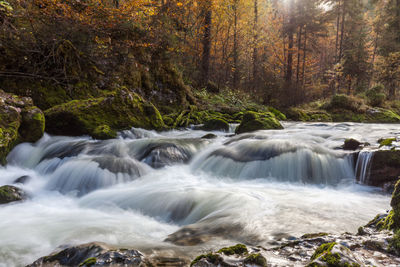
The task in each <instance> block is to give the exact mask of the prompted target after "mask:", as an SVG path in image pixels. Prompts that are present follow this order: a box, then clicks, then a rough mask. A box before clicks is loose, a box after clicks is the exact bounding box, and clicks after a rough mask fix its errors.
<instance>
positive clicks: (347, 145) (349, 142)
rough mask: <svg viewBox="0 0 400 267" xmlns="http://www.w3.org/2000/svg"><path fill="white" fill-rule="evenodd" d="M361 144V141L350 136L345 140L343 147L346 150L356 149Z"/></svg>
mask: <svg viewBox="0 0 400 267" xmlns="http://www.w3.org/2000/svg"><path fill="white" fill-rule="evenodd" d="M360 146H361V142H360V141H358V140H356V139H354V138H349V139H346V140H344V144H343V146H342V148H343V149H344V150H356V149H357V148H359V147H360Z"/></svg>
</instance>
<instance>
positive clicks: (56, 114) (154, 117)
mask: <svg viewBox="0 0 400 267" xmlns="http://www.w3.org/2000/svg"><path fill="white" fill-rule="evenodd" d="M45 115H46V120H47V124H46V131H47V132H49V133H52V134H59V135H73V136H76V135H84V134H89V135H95V134H96V133H95V130H96V128H98V127H99V126H103V125H107V126H108V127H109V128H110V129H112V130H114V131H117V130H123V129H129V128H131V127H138V128H144V129H155V130H162V129H165V128H166V126H165V124H164V121H163V119H162V117H161V114H160V113H159V111H158V110H157V109H156V107H155V106H154V105H153V104H151V103H149V102H146V101H145V100H143V99H142V98H141V97H140V96H139V95H137V94H136V93H133V92H130V91H128V90H126V89H124V88H122V89H119V90H117V91H115V92H112V93H110V94H108V95H106V96H105V97H99V98H92V99H87V100H73V101H70V102H68V103H65V104H62V105H58V106H55V107H53V108H51V109H48V110H46V111H45Z"/></svg>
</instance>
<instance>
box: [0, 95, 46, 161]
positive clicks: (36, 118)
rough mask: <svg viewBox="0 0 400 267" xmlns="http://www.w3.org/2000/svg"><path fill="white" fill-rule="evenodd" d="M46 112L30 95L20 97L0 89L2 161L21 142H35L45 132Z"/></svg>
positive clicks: (0, 158) (0, 153)
mask: <svg viewBox="0 0 400 267" xmlns="http://www.w3.org/2000/svg"><path fill="white" fill-rule="evenodd" d="M44 125H45V123H44V114H43V112H42V111H41V110H40V109H39V108H37V107H35V106H34V105H33V102H32V99H31V98H29V97H18V96H15V95H12V94H8V93H5V92H3V91H1V90H0V163H1V164H5V163H6V156H7V154H8V153H9V152H10V151H11V150H12V149H13V148H14V146H16V145H17V144H19V143H22V142H35V141H37V140H38V139H40V138H41V137H42V136H43V133H44Z"/></svg>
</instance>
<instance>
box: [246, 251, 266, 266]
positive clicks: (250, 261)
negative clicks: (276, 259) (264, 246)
mask: <svg viewBox="0 0 400 267" xmlns="http://www.w3.org/2000/svg"><path fill="white" fill-rule="evenodd" d="M243 263H244V264H245V265H251V266H254V265H255V266H261V267H265V266H267V259H266V258H265V257H264V256H263V255H261V254H260V253H252V254H250V255H249V256H247V257H246V258H245V259H244V261H243Z"/></svg>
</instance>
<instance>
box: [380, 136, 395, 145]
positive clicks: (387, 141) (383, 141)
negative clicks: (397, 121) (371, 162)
mask: <svg viewBox="0 0 400 267" xmlns="http://www.w3.org/2000/svg"><path fill="white" fill-rule="evenodd" d="M395 141H396V138H395V137H393V138H386V139H379V140H378V143H379V147H383V146H391V145H392V143H393V142H395Z"/></svg>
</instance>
